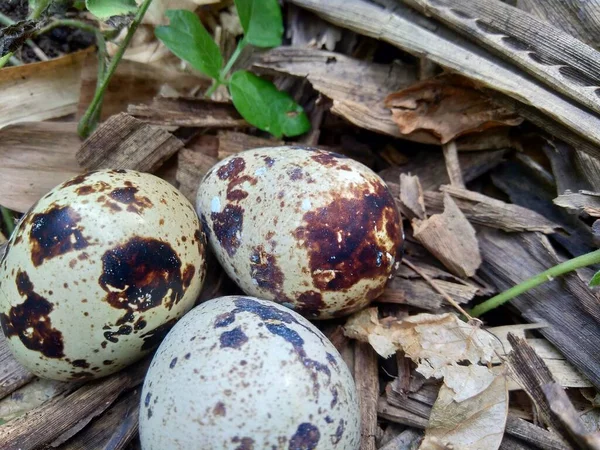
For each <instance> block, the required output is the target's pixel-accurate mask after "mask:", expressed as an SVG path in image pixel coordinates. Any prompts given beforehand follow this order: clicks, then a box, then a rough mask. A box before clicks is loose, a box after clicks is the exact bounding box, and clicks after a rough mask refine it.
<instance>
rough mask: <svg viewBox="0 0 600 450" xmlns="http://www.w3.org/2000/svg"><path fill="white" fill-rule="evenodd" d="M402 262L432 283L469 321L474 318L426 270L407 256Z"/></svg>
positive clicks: (435, 289)
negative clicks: (438, 285)
mask: <svg viewBox="0 0 600 450" xmlns="http://www.w3.org/2000/svg"><path fill="white" fill-rule="evenodd" d="M402 264H404V265H405V266H407V267H409V268H410V269H412V270H413V271H414V272H415V273H416V274H417V275H419V276H420V277H421V278H423V279H424V280H425V281H427V283H429V284H430V285H431V287H432V288H433V290H434V291H436V292H437V293H438V294H440V295H441V296H442V297H444V299H445V300H446V301H447V302H448V303H450V304H451V305H452V306H453V307H454V308H455V309H456V310H458V311H459V312H460V313H461V314H463V315H464V316H465V317H466V318H467V320H468V321H469V322H471V321H473V320H474V319H473V317H471V316H470V315H469V313H468V312H467V311H465V310H464V309H463V308H462V306H460V305H459V304H458V303H456V301H455V300H454V299H453V298H452V297H450V296H449V295H448V294H447V293H446V292H444V291H443V290H442V289H440V288H439V287H437V286H436V284H435V283H434V282H433V279H432V278H431V277H430V276H429V275H427V274H426V273H425V272H423V271H422V270H421V269H419V268H418V267H417V266H415V265H414V264H413V263H411V262H410V261H408V260H407V259H406V258H404V259H403V260H402Z"/></svg>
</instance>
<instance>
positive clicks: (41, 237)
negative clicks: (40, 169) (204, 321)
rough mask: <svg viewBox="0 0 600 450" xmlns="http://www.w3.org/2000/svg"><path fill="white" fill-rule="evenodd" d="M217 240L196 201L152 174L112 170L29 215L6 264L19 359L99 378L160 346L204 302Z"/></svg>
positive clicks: (82, 180)
mask: <svg viewBox="0 0 600 450" xmlns="http://www.w3.org/2000/svg"><path fill="white" fill-rule="evenodd" d="M205 248H206V238H205V235H204V233H203V231H202V229H201V226H200V221H199V219H198V216H197V215H196V212H195V211H194V208H193V206H192V205H191V204H190V203H189V202H188V201H187V199H186V198H185V197H184V196H183V195H182V194H181V193H179V192H178V191H177V190H176V189H175V188H174V187H173V186H171V185H170V184H169V183H167V182H166V181H164V180H161V179H160V178H157V177H155V176H153V175H150V174H145V173H139V172H135V171H130V170H102V171H97V172H89V173H87V174H84V175H80V176H77V177H75V178H72V179H71V180H69V181H66V182H65V183H63V184H61V185H59V186H57V187H56V188H54V189H53V190H52V191H50V192H49V193H48V194H47V195H46V196H45V197H43V198H42V199H41V200H40V201H39V202H38V203H37V204H36V205H34V206H33V207H32V209H31V210H30V211H29V212H28V213H27V214H26V215H24V216H23V218H22V220H21V221H20V223H19V224H18V227H17V229H16V231H15V232H14V233H13V235H12V237H11V239H10V241H9V245H8V249H7V252H6V255H5V256H4V258H3V259H2V260H1V261H0V323H1V325H2V330H3V332H4V334H5V336H6V337H7V338H8V344H9V346H10V349H11V350H12V352H13V354H14V356H15V357H16V359H17V360H18V361H19V362H21V363H22V364H23V365H24V366H25V367H27V368H28V369H29V370H31V371H32V372H33V373H34V374H36V375H38V376H41V377H45V378H52V379H56V380H75V379H88V378H96V377H100V376H104V375H108V374H110V373H113V372H116V371H117V370H119V369H122V368H123V367H125V366H126V365H128V364H130V363H132V362H134V361H136V360H138V359H140V358H141V357H142V356H143V355H144V354H146V353H148V352H149V351H150V350H153V349H154V348H156V346H157V345H158V344H159V343H160V341H161V339H162V338H163V337H164V336H165V335H166V333H167V332H168V330H169V329H170V327H171V326H172V325H174V323H175V321H176V320H177V319H178V318H179V317H180V316H182V315H183V314H184V313H186V312H187V311H189V310H190V309H191V308H192V307H193V305H194V302H195V301H196V298H197V297H198V294H199V292H200V289H201V287H202V282H203V279H204V273H205Z"/></svg>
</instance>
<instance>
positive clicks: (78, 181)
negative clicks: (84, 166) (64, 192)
mask: <svg viewBox="0 0 600 450" xmlns="http://www.w3.org/2000/svg"><path fill="white" fill-rule="evenodd" d="M97 172H98V171H97V170H93V171H91V172H87V173H83V174H81V175H77V176H76V177H74V178H71V179H70V180H68V181H65V182H64V183H63V185H62V187H69V186H75V185H77V184H81V183H83V182H84V181H85V180H87V178H88V177H89V176H90V175H93V174H95V173H97Z"/></svg>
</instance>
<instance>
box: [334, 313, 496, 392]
mask: <svg viewBox="0 0 600 450" xmlns="http://www.w3.org/2000/svg"><path fill="white" fill-rule="evenodd" d="M389 319H390V318H388V319H383V320H382V321H380V320H379V319H378V316H377V308H368V309H365V310H363V311H360V312H358V313H356V314H354V315H353V316H351V317H350V319H348V322H347V323H346V326H345V328H344V331H345V333H346V335H347V336H348V337H351V338H354V339H358V340H360V341H363V342H368V343H369V344H371V346H372V347H373V349H374V350H375V351H376V352H377V353H379V354H380V355H381V356H383V357H384V358H387V357H389V356H391V355H393V354H395V353H396V352H397V351H398V350H403V351H404V352H405V354H406V356H407V357H409V358H411V359H412V360H413V361H414V362H415V363H417V369H416V370H417V371H418V372H419V373H421V374H422V375H423V376H425V377H426V378H431V377H433V378H442V377H443V378H444V383H445V384H446V385H448V386H449V387H450V388H451V389H453V392H454V394H453V398H456V399H459V400H464V399H467V398H470V397H473V396H475V395H477V394H478V393H480V392H482V391H483V390H485V389H486V388H487V386H488V385H489V384H490V383H491V382H492V380H493V376H491V374H490V373H489V371H488V369H487V368H486V367H484V366H479V363H489V362H491V360H492V356H493V354H494V343H493V339H494V338H493V337H492V336H491V335H490V334H488V333H486V332H484V331H482V330H481V329H479V328H477V327H474V326H472V325H469V324H467V323H465V322H462V321H461V320H460V319H458V317H457V316H455V315H454V314H438V315H435V314H417V315H415V316H410V317H407V318H405V319H403V320H401V321H398V320H396V319H393V320H389ZM464 361H469V362H470V363H471V366H459V365H458V363H459V362H464Z"/></svg>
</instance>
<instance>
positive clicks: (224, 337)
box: [219, 327, 248, 348]
mask: <svg viewBox="0 0 600 450" xmlns="http://www.w3.org/2000/svg"><path fill="white" fill-rule="evenodd" d="M219 341H220V342H221V348H225V347H230V348H240V347H241V346H242V345H244V344H245V343H246V342H248V336H246V334H245V333H244V332H243V331H242V327H236V328H234V329H233V330H231V331H224V332H223V333H221V336H220V337H219Z"/></svg>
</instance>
